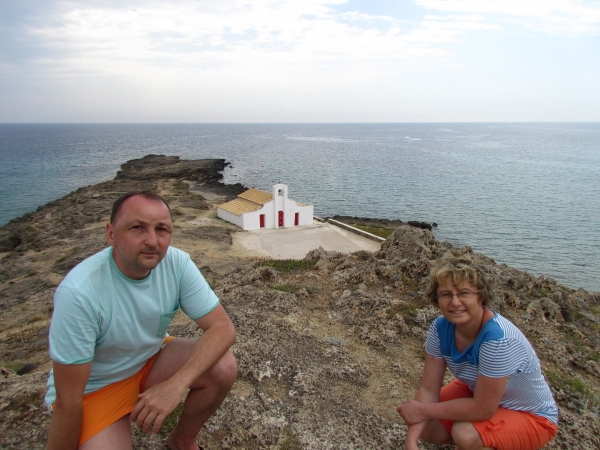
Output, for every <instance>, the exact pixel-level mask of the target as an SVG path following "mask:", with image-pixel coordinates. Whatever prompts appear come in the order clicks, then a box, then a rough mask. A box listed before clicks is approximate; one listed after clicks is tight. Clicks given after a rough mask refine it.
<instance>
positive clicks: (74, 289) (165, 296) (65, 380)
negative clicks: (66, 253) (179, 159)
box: [46, 191, 237, 450]
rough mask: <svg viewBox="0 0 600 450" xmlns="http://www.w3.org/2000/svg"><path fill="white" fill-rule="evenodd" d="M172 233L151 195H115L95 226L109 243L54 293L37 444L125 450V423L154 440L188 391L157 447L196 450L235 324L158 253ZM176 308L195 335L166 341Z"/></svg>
mask: <svg viewBox="0 0 600 450" xmlns="http://www.w3.org/2000/svg"><path fill="white" fill-rule="evenodd" d="M172 233H173V223H172V221H171V212H170V209H169V207H168V205H167V204H166V202H165V201H164V200H163V199H162V198H161V197H159V196H158V195H156V194H154V193H153V192H149V191H144V192H133V193H130V194H126V195H124V196H123V197H121V198H120V199H118V200H117V201H116V202H115V204H114V205H113V210H112V214H111V218H110V223H108V224H107V226H106V238H107V240H108V243H109V244H110V247H109V248H107V249H105V250H103V251H101V252H100V253H97V254H96V255H93V256H91V257H90V258H88V259H86V260H84V261H83V262H81V263H80V264H79V265H77V266H76V267H75V268H74V269H73V270H72V271H71V272H69V274H68V275H67V276H66V277H65V279H64V280H63V282H62V283H61V284H60V285H59V287H58V288H57V290H56V294H55V297H54V314H53V317H52V324H51V326H50V336H49V340H50V356H51V358H52V360H53V362H54V363H53V370H52V372H51V373H50V377H49V379H48V388H49V389H48V393H47V394H46V404H47V405H48V406H49V407H50V408H51V409H52V411H53V413H52V419H51V422H50V430H49V435H48V448H49V449H51V450H55V449H61V450H66V449H76V448H78V447H79V448H80V449H82V450H93V449H116V450H121V449H123V450H125V449H128V450H130V449H131V448H132V446H133V444H132V437H131V426H130V424H131V423H134V422H135V423H136V424H137V426H138V427H140V428H141V429H143V430H144V431H146V432H152V433H157V432H158V430H159V428H160V426H161V424H162V422H163V420H164V419H165V417H166V416H167V415H168V414H170V413H171V412H172V411H173V410H174V409H175V408H176V407H177V405H178V404H179V403H180V401H181V399H182V398H183V396H184V395H185V393H186V392H187V391H188V389H189V393H188V395H187V397H186V400H185V403H184V407H183V412H182V414H181V417H180V419H179V422H178V424H177V426H176V427H175V429H174V430H173V431H172V432H171V434H170V435H169V436H168V438H167V446H168V448H170V449H171V450H182V449H186V450H187V449H193V450H198V449H199V447H198V445H197V443H196V436H197V434H198V432H199V431H200V429H201V427H202V426H203V424H204V423H205V422H206V420H207V419H208V418H209V417H210V416H211V415H212V414H213V413H214V412H215V411H216V410H217V408H218V407H219V405H220V404H221V403H222V401H223V400H224V399H225V397H226V396H227V393H228V392H229V390H230V389H231V386H232V385H233V382H234V381H235V378H236V376H237V363H236V360H235V358H234V356H233V355H232V354H231V352H230V351H229V348H230V347H231V345H232V344H233V343H234V341H235V329H234V327H233V324H232V323H231V320H230V319H229V316H228V315H227V313H226V312H225V310H224V309H223V307H222V306H221V305H220V304H219V299H218V298H217V296H216V295H215V294H214V292H213V291H212V290H211V289H210V287H209V286H208V284H207V283H206V281H205V280H204V278H203V277H202V275H201V274H200V272H199V271H198V269H197V268H196V266H195V265H194V263H193V262H192V261H191V259H190V257H189V255H188V254H187V253H184V252H182V251H180V250H178V249H176V248H173V247H169V244H170V242H171V236H172ZM179 307H181V308H182V310H183V311H184V312H185V313H186V314H187V315H188V316H189V317H190V318H191V319H192V320H194V321H195V322H196V324H197V325H198V326H199V327H200V328H201V329H202V330H203V334H202V336H201V337H200V339H199V340H198V341H191V340H188V339H181V338H173V337H171V336H167V335H166V329H167V326H168V325H169V323H170V322H171V320H172V318H173V317H174V315H175V313H176V312H177V310H178V309H179Z"/></svg>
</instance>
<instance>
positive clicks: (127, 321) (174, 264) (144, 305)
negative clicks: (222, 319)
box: [46, 247, 219, 407]
mask: <svg viewBox="0 0 600 450" xmlns="http://www.w3.org/2000/svg"><path fill="white" fill-rule="evenodd" d="M218 304H219V299H218V298H217V296H216V295H215V293H214V292H213V291H212V289H211V288H210V286H209V285H208V283H206V281H205V280H204V277H203V276H202V274H201V273H200V271H199V270H198V268H197V267H196V265H195V264H194V263H193V262H192V260H191V259H190V256H189V255H188V254H187V253H185V252H182V251H181V250H178V249H176V248H173V247H169V249H168V251H167V254H166V255H165V257H164V258H163V260H162V261H161V262H160V263H159V264H158V266H157V267H156V268H155V269H153V270H152V271H151V272H150V274H149V275H148V277H146V278H145V279H143V280H133V279H131V278H128V277H126V276H125V275H123V273H122V272H121V271H120V270H119V269H118V268H117V265H116V264H115V262H114V259H113V257H112V247H109V248H106V249H104V250H103V251H101V252H99V253H96V254H95V255H93V256H91V257H90V258H88V259H86V260H84V261H82V262H81V263H80V264H78V265H77V266H76V267H74V268H73V270H71V271H70V272H69V273H68V275H67V276H66V277H65V279H64V280H63V281H62V283H60V285H59V286H58V288H57V289H56V293H55V294H54V313H53V314H52V323H51V325H50V335H49V341H50V357H51V358H52V360H53V361H56V362H58V363H61V364H83V363H86V362H89V361H92V371H91V374H90V378H89V381H88V383H87V385H86V387H85V391H84V394H88V393H90V392H94V391H97V390H98V389H101V388H103V387H105V386H107V385H109V384H112V383H115V382H117V381H121V380H124V379H125V378H128V377H130V376H131V375H133V374H134V373H136V372H138V371H139V370H140V369H141V368H142V367H143V366H144V364H145V363H146V361H147V360H148V359H149V358H150V357H152V356H153V355H154V354H156V353H157V352H158V351H159V350H160V348H161V346H162V343H163V340H164V338H165V336H166V332H167V327H168V325H169V323H170V322H171V320H172V319H173V317H174V316H175V313H176V312H177V310H178V309H179V308H180V307H181V309H182V310H183V312H184V313H185V314H186V315H187V316H188V317H189V318H190V319H192V320H196V319H198V318H200V317H202V316H204V315H206V314H208V313H209V312H211V311H212V310H213V309H214V308H216V307H217V305H218ZM47 384H48V392H47V394H46V405H47V406H48V407H50V406H51V405H52V404H53V403H54V402H55V400H56V390H55V387H54V376H53V373H52V371H51V372H50V376H49V378H48V383H47Z"/></svg>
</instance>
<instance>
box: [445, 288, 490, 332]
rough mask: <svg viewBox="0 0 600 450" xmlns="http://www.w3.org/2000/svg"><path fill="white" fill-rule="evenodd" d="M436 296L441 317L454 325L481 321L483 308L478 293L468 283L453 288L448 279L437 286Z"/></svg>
mask: <svg viewBox="0 0 600 450" xmlns="http://www.w3.org/2000/svg"><path fill="white" fill-rule="evenodd" d="M437 295H438V306H439V308H440V311H441V313H442V315H443V316H444V317H445V318H446V319H447V320H448V321H449V322H451V323H453V324H454V325H456V326H458V327H460V326H464V325H469V324H471V323H473V322H476V321H480V320H481V315H482V313H483V306H482V304H481V300H480V299H479V292H478V291H477V288H476V287H475V286H473V285H472V284H471V283H470V282H468V281H465V282H463V283H461V284H460V285H458V286H455V285H453V284H452V281H451V279H450V277H448V278H446V281H445V282H444V284H443V285H440V286H438V289H437Z"/></svg>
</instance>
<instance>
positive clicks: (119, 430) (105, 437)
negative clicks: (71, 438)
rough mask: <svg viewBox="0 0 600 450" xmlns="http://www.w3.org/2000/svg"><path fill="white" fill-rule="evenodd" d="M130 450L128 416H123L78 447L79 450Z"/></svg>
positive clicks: (130, 440)
mask: <svg viewBox="0 0 600 450" xmlns="http://www.w3.org/2000/svg"><path fill="white" fill-rule="evenodd" d="M107 448H110V449H111V450H113V449H114V450H131V449H132V448H133V440H132V438H131V424H130V423H129V416H128V415H127V416H123V417H121V418H120V419H119V420H117V421H116V422H115V423H113V424H112V425H109V426H108V427H106V428H105V429H104V430H102V431H101V432H99V433H98V434H95V435H94V436H92V437H91V438H89V439H88V440H87V441H85V442H84V443H83V444H81V445H80V446H79V450H105V449H107Z"/></svg>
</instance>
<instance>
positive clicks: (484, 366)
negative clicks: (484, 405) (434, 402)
mask: <svg viewBox="0 0 600 450" xmlns="http://www.w3.org/2000/svg"><path fill="white" fill-rule="evenodd" d="M454 332H455V325H454V324H453V323H451V322H449V321H448V320H446V319H445V318H444V317H443V316H440V317H438V318H437V319H436V320H434V322H433V323H432V324H431V328H430V329H429V334H428V335H427V341H426V342H425V350H426V351H427V353H429V354H430V355H431V356H433V357H434V358H444V360H445V361H446V365H447V366H448V368H449V369H450V371H451V372H452V374H453V375H454V376H455V377H456V378H458V379H459V380H460V381H462V382H463V383H465V384H467V385H468V386H469V387H470V388H471V390H472V391H475V384H476V382H477V376H478V375H479V374H481V375H484V376H486V377H491V378H502V377H506V376H508V377H509V379H508V384H507V385H506V390H505V391H504V394H503V395H502V399H501V400H500V406H502V407H503V408H507V409H513V410H516V411H526V412H529V413H531V414H535V415H537V416H542V417H545V418H547V419H548V420H550V421H551V422H553V423H555V424H558V408H557V406H556V403H555V402H554V398H553V397H552V392H551V391H550V387H549V386H548V384H547V383H546V380H545V379H544V376H543V375H542V372H541V369H540V361H539V359H538V358H537V356H536V354H535V351H534V350H533V347H532V346H531V344H530V343H529V341H528V340H527V338H526V337H525V336H524V335H523V333H521V331H520V330H519V329H518V328H517V327H516V326H514V325H513V324H512V323H511V322H509V321H508V320H506V319H505V318H504V317H502V316H501V315H500V314H498V313H496V312H494V317H493V318H492V319H490V320H488V321H487V322H486V323H485V325H484V326H483V328H482V329H481V331H480V332H479V334H478V335H477V339H475V342H473V343H472V344H471V345H469V347H467V349H466V350H465V351H464V352H459V351H458V350H457V349H456V345H455V335H454Z"/></svg>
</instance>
